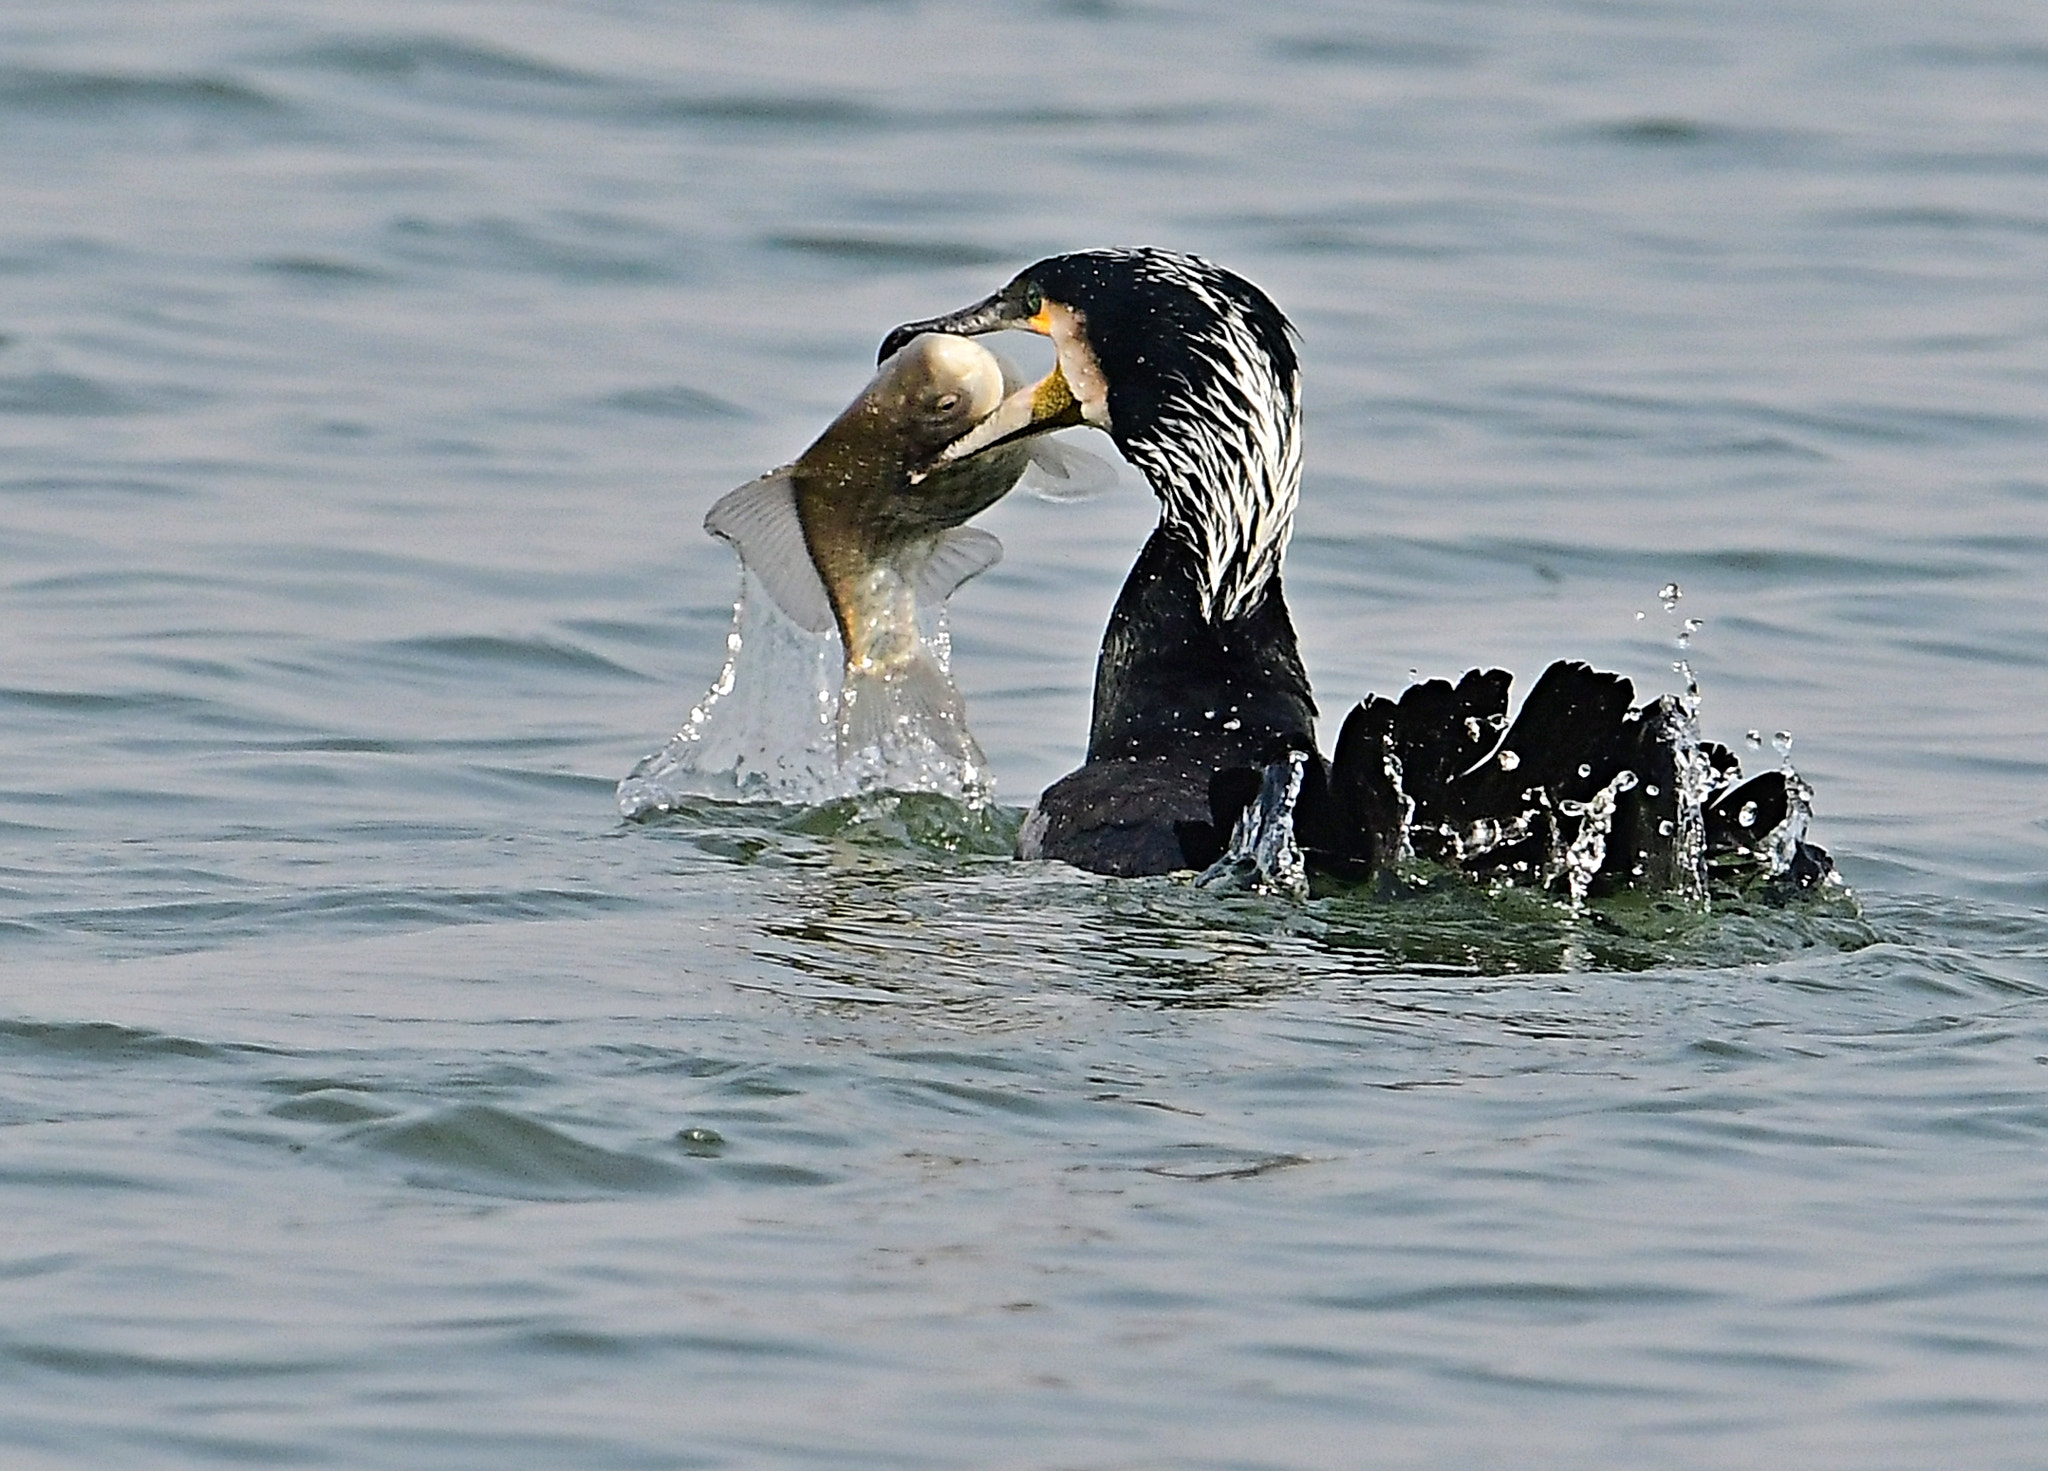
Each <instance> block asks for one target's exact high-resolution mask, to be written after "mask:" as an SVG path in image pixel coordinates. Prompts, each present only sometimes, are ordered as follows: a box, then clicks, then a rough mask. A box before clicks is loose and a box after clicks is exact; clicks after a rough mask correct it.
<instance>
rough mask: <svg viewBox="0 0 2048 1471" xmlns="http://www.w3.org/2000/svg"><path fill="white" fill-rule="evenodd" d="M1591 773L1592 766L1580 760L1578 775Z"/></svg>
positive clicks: (1589, 774)
mask: <svg viewBox="0 0 2048 1471" xmlns="http://www.w3.org/2000/svg"><path fill="white" fill-rule="evenodd" d="M1592 774H1593V768H1592V766H1591V765H1589V764H1588V763H1586V762H1584V761H1581V762H1580V763H1579V775H1580V776H1591V775H1592Z"/></svg>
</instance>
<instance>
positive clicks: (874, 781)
mask: <svg viewBox="0 0 2048 1471" xmlns="http://www.w3.org/2000/svg"><path fill="white" fill-rule="evenodd" d="M925 621H926V623H927V624H928V627H927V628H926V629H925V630H923V631H921V637H923V638H924V640H925V643H926V645H927V647H928V648H929V649H930V650H931V652H932V656H933V658H934V659H935V660H936V661H937V662H938V665H939V667H940V668H941V669H948V668H949V667H950V661H949V658H948V656H949V654H950V651H951V640H950V638H949V637H948V635H947V632H946V625H945V609H944V608H943V607H941V608H938V609H936V610H929V611H928V614H927V617H926V620H925ZM725 644H726V660H725V667H724V668H723V669H722V670H720V671H719V675H718V678H717V679H716V680H715V681H714V682H713V683H712V685H711V688H710V689H709V690H707V691H706V692H705V694H704V697H703V698H702V699H701V700H699V701H698V702H697V703H696V705H695V706H693V707H692V708H691V710H690V714H689V718H688V719H687V720H685V721H684V723H683V727H682V729H681V730H679V731H677V732H676V734H675V735H674V736H673V737H671V738H670V740H669V742H668V744H667V745H666V746H664V747H662V749H661V750H659V751H657V752H655V753H654V754H653V755H651V756H648V757H646V758H645V759H643V760H642V761H641V762H640V763H639V764H638V765H636V766H635V767H634V768H633V770H632V772H631V773H630V774H629V775H628V776H627V777H626V779H625V780H624V781H622V782H620V783H619V788H618V804H619V812H620V814H621V815H623V816H625V817H628V818H637V817H646V816H650V815H653V814H655V813H659V812H665V811H668V810H671V809H673V808H675V807H676V806H678V805H679V804H681V803H682V802H684V801H686V800H688V799H690V798H703V797H709V798H712V799H715V800H719V801H727V802H786V803H789V804H792V805H795V806H816V805H818V804H820V803H824V802H833V801H837V800H839V799H841V798H843V797H851V796H857V795H859V794H861V793H864V792H876V791H896V792H936V793H938V794H939V795H941V796H946V797H951V798H953V799H954V800H955V801H958V802H963V803H965V804H966V805H968V806H969V807H974V808H982V807H986V806H988V805H989V804H990V803H991V802H993V801H994V800H995V781H994V776H993V774H992V773H991V772H990V770H989V767H988V761H987V758H986V757H984V756H983V755H982V753H981V748H980V747H979V746H978V745H976V744H975V741H974V737H973V736H972V735H971V734H969V733H968V731H967V728H966V726H965V724H964V723H962V722H960V721H959V719H958V717H957V714H955V713H953V712H957V711H958V709H959V702H958V698H957V692H956V694H955V699H954V701H953V704H952V711H951V712H946V714H945V715H944V716H941V715H934V717H933V719H934V720H935V721H942V725H941V726H935V727H934V728H932V729H924V728H921V727H920V726H919V725H918V723H917V722H916V721H915V720H898V721H895V722H893V723H892V724H891V725H890V727H889V728H888V731H887V734H886V737H885V738H884V739H883V741H882V742H881V743H880V744H876V745H870V746H868V747H867V748H865V749H862V750H855V751H847V752H845V753H843V754H842V752H841V750H840V747H841V744H842V742H841V739H840V728H841V722H842V718H843V712H842V705H841V686H842V682H843V674H844V669H845V654H844V651H843V649H842V648H841V645H840V642H839V636H838V635H837V634H836V633H827V634H817V633H812V632H810V631H809V630H807V629H804V628H801V627H799V626H797V624H795V623H793V622H792V621H791V620H790V619H789V618H788V617H787V616H786V615H785V614H784V613H783V612H782V610H781V609H780V608H778V607H777V606H776V605H775V600H774V599H773V598H771V597H770V596H768V593H767V591H766V589H765V588H763V587H762V585H761V583H760V581H759V580H758V579H757V578H756V577H755V576H754V574H753V573H752V572H751V571H748V570H745V569H744V568H743V569H742V578H741V587H740V597H739V601H738V602H736V603H734V604H733V626H732V631H731V632H730V633H728V634H727V635H726V641H725Z"/></svg>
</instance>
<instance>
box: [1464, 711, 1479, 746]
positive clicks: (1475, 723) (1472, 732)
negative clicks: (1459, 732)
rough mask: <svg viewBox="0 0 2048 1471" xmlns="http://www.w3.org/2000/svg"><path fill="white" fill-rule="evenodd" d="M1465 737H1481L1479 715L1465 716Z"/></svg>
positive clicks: (1475, 738)
mask: <svg viewBox="0 0 2048 1471" xmlns="http://www.w3.org/2000/svg"><path fill="white" fill-rule="evenodd" d="M1465 739H1466V740H1468V741H1476V740H1478V739H1479V717H1478V716H1477V715H1467V716H1466V717H1465Z"/></svg>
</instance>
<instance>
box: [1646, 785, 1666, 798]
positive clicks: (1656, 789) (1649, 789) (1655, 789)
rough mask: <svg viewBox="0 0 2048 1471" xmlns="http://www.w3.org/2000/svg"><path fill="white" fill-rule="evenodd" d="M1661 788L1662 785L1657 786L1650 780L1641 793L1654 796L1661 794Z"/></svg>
mask: <svg viewBox="0 0 2048 1471" xmlns="http://www.w3.org/2000/svg"><path fill="white" fill-rule="evenodd" d="M1663 790H1664V789H1663V788H1662V787H1660V786H1658V785H1657V784H1656V783H1655V782H1652V783H1650V785H1648V786H1646V787H1644V788H1643V793H1644V795H1645V796H1650V797H1655V796H1660V795H1662V793H1663Z"/></svg>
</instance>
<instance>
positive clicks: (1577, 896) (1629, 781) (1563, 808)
mask: <svg viewBox="0 0 2048 1471" xmlns="http://www.w3.org/2000/svg"><path fill="white" fill-rule="evenodd" d="M1580 771H1581V774H1584V773H1585V768H1583V767H1581V768H1580ZM1635 788H1636V774H1635V773H1634V772H1633V771H1618V772H1616V773H1615V774H1614V779H1613V780H1612V781H1610V782H1608V783H1607V785H1606V786H1604V787H1602V788H1601V789H1600V790H1599V791H1597V792H1595V793H1594V794H1593V795H1592V796H1591V797H1589V798H1587V799H1586V800H1585V801H1584V802H1573V801H1569V800H1567V801H1563V802H1560V803H1558V806H1557V810H1558V811H1559V812H1562V813H1563V814H1564V815H1565V816H1567V817H1576V818H1578V819H1579V830H1578V832H1577V833H1576V834H1574V835H1573V837H1572V840H1571V843H1570V844H1569V845H1568V846H1567V847H1566V848H1565V851H1564V862H1563V872H1562V874H1561V875H1560V877H1562V878H1563V879H1564V881H1565V892H1566V895H1567V896H1568V897H1569V898H1570V900H1571V905H1572V908H1573V909H1583V908H1584V907H1585V904H1586V896H1587V895H1588V894H1590V893H1591V892H1592V889H1593V878H1594V876H1595V875H1596V874H1598V873H1599V872H1600V865H1601V864H1603V863H1605V862H1606V861H1607V835H1608V834H1609V833H1611V832H1613V831H1614V814H1615V812H1616V810H1617V808H1618V806H1619V804H1620V802H1621V794H1622V793H1623V792H1632V791H1634V790H1635Z"/></svg>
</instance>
